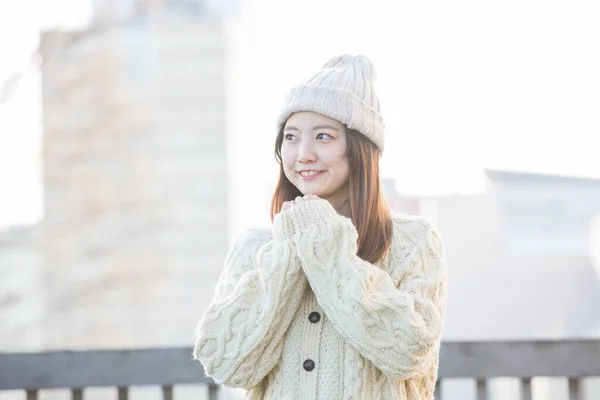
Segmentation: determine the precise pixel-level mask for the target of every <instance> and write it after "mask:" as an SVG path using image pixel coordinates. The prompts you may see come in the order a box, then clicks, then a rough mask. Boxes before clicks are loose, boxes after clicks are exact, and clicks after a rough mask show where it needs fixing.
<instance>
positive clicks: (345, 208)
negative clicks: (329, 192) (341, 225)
mask: <svg viewBox="0 0 600 400" xmlns="http://www.w3.org/2000/svg"><path fill="white" fill-rule="evenodd" d="M334 208H335V210H336V211H337V212H338V214H340V215H343V216H344V217H348V218H350V199H346V201H344V202H342V203H341V204H339V205H337V206H334Z"/></svg>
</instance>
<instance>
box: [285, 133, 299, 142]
mask: <svg viewBox="0 0 600 400" xmlns="http://www.w3.org/2000/svg"><path fill="white" fill-rule="evenodd" d="M283 139H284V140H286V141H292V140H294V139H296V136H294V135H292V134H291V133H286V134H285V135H283Z"/></svg>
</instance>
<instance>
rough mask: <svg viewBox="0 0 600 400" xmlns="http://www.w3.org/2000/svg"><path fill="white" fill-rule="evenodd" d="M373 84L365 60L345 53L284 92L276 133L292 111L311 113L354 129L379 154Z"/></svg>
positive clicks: (380, 144) (372, 74)
mask: <svg viewBox="0 0 600 400" xmlns="http://www.w3.org/2000/svg"><path fill="white" fill-rule="evenodd" d="M374 82H375V70H374V67H373V64H372V63H371V61H370V60H369V59H368V58H367V57H365V56H363V55H357V56H350V55H347V54H344V55H341V56H337V57H334V58H332V59H331V60H329V61H328V62H327V63H326V64H325V65H324V66H323V69H321V70H320V71H319V72H317V73H316V74H315V75H313V76H312V77H310V78H309V79H307V80H305V81H304V82H303V83H302V84H300V85H299V86H296V87H294V88H293V89H292V90H290V91H289V92H288V94H287V96H286V97H285V100H284V104H283V107H282V110H281V112H280V114H279V118H278V119H277V128H278V130H280V129H281V128H282V126H283V124H285V121H286V120H287V119H288V118H289V117H290V115H292V114H293V113H295V112H299V111H312V112H315V113H318V114H322V115H325V116H327V117H330V118H333V119H335V120H337V121H339V122H341V123H342V124H344V125H346V126H347V127H348V128H350V129H354V130H357V131H358V132H360V133H362V134H363V135H365V136H366V137H367V138H368V139H370V140H371V141H372V142H373V143H375V144H376V145H377V147H379V149H380V150H381V151H383V147H384V137H383V131H384V123H383V119H382V117H381V114H380V110H379V99H378V98H377V95H376V94H375V90H374V88H373V84H374Z"/></svg>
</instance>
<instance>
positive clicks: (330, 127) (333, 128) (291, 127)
mask: <svg viewBox="0 0 600 400" xmlns="http://www.w3.org/2000/svg"><path fill="white" fill-rule="evenodd" d="M319 129H330V130H332V131H337V132H339V129H338V128H336V127H335V126H333V125H317V126H314V127H313V128H312V130H313V131H316V130H319ZM284 130H285V131H298V132H300V129H298V128H296V127H295V126H286V127H285V129H284Z"/></svg>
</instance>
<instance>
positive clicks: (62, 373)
mask: <svg viewBox="0 0 600 400" xmlns="http://www.w3.org/2000/svg"><path fill="white" fill-rule="evenodd" d="M598 360H600V339H597V340H558V341H552V340H544V341H542V340H536V341H497V342H448V341H447V342H444V343H443V344H442V348H441V355H440V369H439V378H440V379H444V378H474V379H476V380H477V379H478V380H480V381H479V382H482V381H481V380H485V379H487V378H494V377H517V378H522V379H527V378H531V377H535V376H545V377H567V378H580V377H588V376H600V362H599V361H598ZM573 382H575V381H573ZM177 384H207V385H209V386H214V385H215V383H214V381H213V380H212V379H211V378H208V377H206V376H205V372H204V369H203V368H202V365H201V364H200V363H199V362H197V361H195V360H194V359H193V356H192V350H191V349H190V348H163V349H129V350H90V351H52V352H41V353H0V390H10V389H25V390H36V389H51V388H74V389H77V388H86V387H102V386H115V387H129V386H144V385H157V386H163V387H166V386H172V385H177ZM479 385H480V386H479V388H478V391H483V390H484V386H483V385H484V384H483V383H479ZM573 385H575V383H573Z"/></svg>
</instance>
